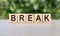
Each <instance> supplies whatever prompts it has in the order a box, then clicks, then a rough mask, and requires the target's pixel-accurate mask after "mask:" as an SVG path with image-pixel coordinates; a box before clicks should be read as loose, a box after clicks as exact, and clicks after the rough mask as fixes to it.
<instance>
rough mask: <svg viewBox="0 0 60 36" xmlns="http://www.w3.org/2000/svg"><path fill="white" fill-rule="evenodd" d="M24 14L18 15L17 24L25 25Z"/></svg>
mask: <svg viewBox="0 0 60 36" xmlns="http://www.w3.org/2000/svg"><path fill="white" fill-rule="evenodd" d="M25 20H26V14H18V23H26V21H25Z"/></svg>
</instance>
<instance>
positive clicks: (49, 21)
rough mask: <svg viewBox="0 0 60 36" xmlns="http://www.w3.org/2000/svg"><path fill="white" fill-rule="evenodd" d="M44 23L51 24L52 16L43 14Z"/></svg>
mask: <svg viewBox="0 0 60 36" xmlns="http://www.w3.org/2000/svg"><path fill="white" fill-rule="evenodd" d="M43 23H51V14H43Z"/></svg>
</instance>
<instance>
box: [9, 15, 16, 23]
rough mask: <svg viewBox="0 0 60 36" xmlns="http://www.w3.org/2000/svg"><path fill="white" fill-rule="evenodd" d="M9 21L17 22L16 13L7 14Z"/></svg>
mask: <svg viewBox="0 0 60 36" xmlns="http://www.w3.org/2000/svg"><path fill="white" fill-rule="evenodd" d="M9 21H10V22H11V23H17V14H9Z"/></svg>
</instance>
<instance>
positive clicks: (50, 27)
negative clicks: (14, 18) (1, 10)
mask: <svg viewBox="0 0 60 36" xmlns="http://www.w3.org/2000/svg"><path fill="white" fill-rule="evenodd" d="M51 22H52V23H51V24H41V23H39V24H35V23H32V24H27V23H24V24H18V23H15V24H11V23H9V21H8V20H0V36H60V20H52V21H51Z"/></svg>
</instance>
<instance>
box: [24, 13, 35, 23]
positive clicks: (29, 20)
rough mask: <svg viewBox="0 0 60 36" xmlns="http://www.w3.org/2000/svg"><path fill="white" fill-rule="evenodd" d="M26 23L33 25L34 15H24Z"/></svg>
mask: <svg viewBox="0 0 60 36" xmlns="http://www.w3.org/2000/svg"><path fill="white" fill-rule="evenodd" d="M25 17H26V23H35V22H34V21H35V15H34V14H26V16H25Z"/></svg>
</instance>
